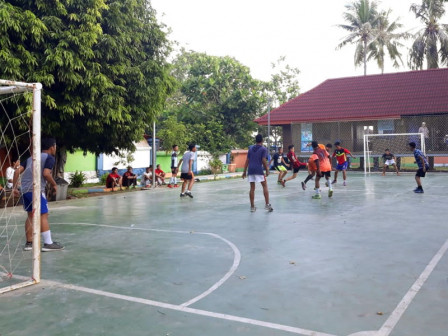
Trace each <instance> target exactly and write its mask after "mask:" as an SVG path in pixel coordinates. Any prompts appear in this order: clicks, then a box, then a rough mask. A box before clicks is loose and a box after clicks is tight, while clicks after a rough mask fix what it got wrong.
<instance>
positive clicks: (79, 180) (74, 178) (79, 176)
mask: <svg viewBox="0 0 448 336" xmlns="http://www.w3.org/2000/svg"><path fill="white" fill-rule="evenodd" d="M85 181H86V175H85V174H84V173H83V172H81V171H80V172H78V171H75V172H74V173H73V174H71V175H70V187H73V188H79V187H82V186H83V185H84V182H85Z"/></svg>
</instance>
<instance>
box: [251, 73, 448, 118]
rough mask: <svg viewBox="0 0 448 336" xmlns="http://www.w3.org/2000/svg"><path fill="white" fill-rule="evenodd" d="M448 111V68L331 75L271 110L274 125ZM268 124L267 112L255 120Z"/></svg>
mask: <svg viewBox="0 0 448 336" xmlns="http://www.w3.org/2000/svg"><path fill="white" fill-rule="evenodd" d="M439 113H448V69H432V70H421V71H409V72H399V73H392V74H383V75H371V76H362V77H347V78H336V79H329V80H326V81H325V82H323V83H322V84H320V85H318V86H316V87H315V88H314V89H312V90H310V91H307V92H305V93H304V94H301V95H299V96H297V97H296V98H293V99H292V100H290V101H288V102H286V103H284V104H283V105H281V106H280V107H278V108H276V109H275V110H272V111H271V125H285V124H291V123H307V122H326V121H355V120H378V119H394V118H400V117H401V116H403V115H419V114H439ZM255 122H257V123H259V124H261V125H267V122H268V117H267V114H265V115H264V116H262V117H260V118H258V119H256V120H255Z"/></svg>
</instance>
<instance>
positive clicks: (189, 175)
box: [179, 144, 196, 198]
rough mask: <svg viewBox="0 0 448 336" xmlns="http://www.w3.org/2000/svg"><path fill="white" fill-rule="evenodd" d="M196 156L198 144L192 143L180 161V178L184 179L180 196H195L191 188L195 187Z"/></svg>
mask: <svg viewBox="0 0 448 336" xmlns="http://www.w3.org/2000/svg"><path fill="white" fill-rule="evenodd" d="M195 157H196V144H190V145H189V146H188V152H186V153H185V154H184V156H183V157H182V159H181V160H180V161H179V166H180V167H181V168H180V178H181V179H183V180H184V182H183V183H182V192H181V193H180V197H185V196H188V197H190V198H193V195H192V194H191V189H193V184H194V173H193V162H194V159H195ZM187 185H188V188H187Z"/></svg>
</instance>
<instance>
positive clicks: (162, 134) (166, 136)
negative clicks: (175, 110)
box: [157, 115, 190, 153]
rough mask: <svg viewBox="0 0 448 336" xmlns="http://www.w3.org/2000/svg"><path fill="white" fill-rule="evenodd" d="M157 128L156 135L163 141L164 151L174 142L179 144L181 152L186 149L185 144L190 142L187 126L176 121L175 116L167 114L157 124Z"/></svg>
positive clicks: (168, 149)
mask: <svg viewBox="0 0 448 336" xmlns="http://www.w3.org/2000/svg"><path fill="white" fill-rule="evenodd" d="M159 128H160V131H158V132H157V136H158V137H159V138H160V139H161V140H162V141H163V148H164V149H165V151H166V152H169V151H170V150H171V149H172V146H173V145H175V144H177V145H178V146H179V151H180V152H181V153H182V152H183V151H185V150H186V148H187V144H188V142H190V138H189V134H188V132H187V127H186V126H185V125H184V124H183V123H181V122H178V121H177V118H176V116H174V115H171V116H168V117H167V118H166V119H165V120H164V121H162V122H161V123H160V124H159Z"/></svg>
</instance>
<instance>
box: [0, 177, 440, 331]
mask: <svg viewBox="0 0 448 336" xmlns="http://www.w3.org/2000/svg"><path fill="white" fill-rule="evenodd" d="M304 177H305V175H304V174H303V173H300V174H299V176H298V178H297V179H295V180H293V181H291V182H290V183H288V184H287V186H286V188H282V187H281V186H279V185H277V184H276V178H277V177H276V176H275V175H274V176H270V177H269V178H268V183H269V189H270V195H271V203H272V206H273V208H274V212H272V213H267V212H265V211H264V209H263V207H264V200H263V197H262V191H261V186H257V189H256V203H257V208H258V209H257V211H256V212H255V213H251V212H250V211H249V199H248V190H249V185H248V182H247V181H246V180H242V179H232V180H224V181H217V182H212V183H205V182H202V183H197V184H196V185H195V186H194V190H193V194H194V199H189V198H187V199H185V198H182V199H181V198H180V197H179V191H178V190H176V189H159V190H148V191H139V192H133V193H128V194H117V195H111V196H103V197H97V198H88V199H79V200H72V201H66V202H58V203H52V204H50V211H51V215H50V222H51V225H52V233H53V236H54V238H55V239H56V240H58V241H61V242H62V243H63V244H64V245H65V246H66V249H65V250H64V251H62V252H57V253H44V254H42V279H43V280H42V283H41V284H39V285H36V286H31V287H28V288H24V289H21V290H19V291H15V292H11V293H8V294H4V295H1V296H0V306H1V309H0V335H1V336H6V335H14V336H20V335H30V334H35V335H160V336H168V335H169V336H175V335H179V336H196V335H210V336H212V335H213V336H221V335H223V336H228V335H243V336H248V335H273V336H277V335H282V336H283V335H293V334H297V335H315V336H325V335H327V336H329V335H339V336H347V335H358V336H362V335H363V336H373V335H382V336H386V335H391V336H405V335H406V336H408V335H409V336H414V335H419V336H424V335H434V336H435V335H445V334H446V330H448V321H447V319H446V312H447V311H448V276H447V274H448V254H447V253H446V250H447V249H448V242H447V239H448V225H447V212H446V203H447V199H448V198H447V194H446V191H447V187H448V182H447V176H446V175H444V174H428V176H427V177H426V178H425V179H424V180H423V186H424V188H425V194H414V193H413V192H412V190H413V189H414V188H415V181H414V176H413V174H403V175H402V176H394V175H392V174H390V175H387V176H385V177H382V176H379V175H371V176H367V177H365V176H364V175H363V174H360V173H353V172H349V173H348V185H347V186H345V187H344V186H342V185H341V184H340V182H341V181H339V184H336V185H335V186H334V196H333V197H332V198H331V199H329V198H328V197H327V188H326V187H322V192H323V194H322V195H323V196H322V199H321V200H314V199H311V196H312V195H313V190H312V189H313V188H312V185H313V184H314V181H310V182H308V189H307V190H306V191H303V190H302V189H301V188H300V181H301V180H303V179H304Z"/></svg>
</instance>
